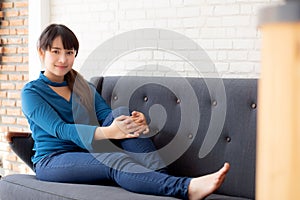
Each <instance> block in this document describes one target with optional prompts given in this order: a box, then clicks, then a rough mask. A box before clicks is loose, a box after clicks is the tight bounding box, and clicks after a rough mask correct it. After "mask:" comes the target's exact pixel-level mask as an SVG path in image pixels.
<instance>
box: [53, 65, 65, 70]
mask: <svg viewBox="0 0 300 200" xmlns="http://www.w3.org/2000/svg"><path fill="white" fill-rule="evenodd" d="M55 67H57V68H60V69H65V68H67V67H68V66H61V65H55Z"/></svg>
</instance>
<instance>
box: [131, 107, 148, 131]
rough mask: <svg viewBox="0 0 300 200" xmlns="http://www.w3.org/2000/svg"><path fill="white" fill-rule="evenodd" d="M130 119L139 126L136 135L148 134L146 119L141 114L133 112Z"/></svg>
mask: <svg viewBox="0 0 300 200" xmlns="http://www.w3.org/2000/svg"><path fill="white" fill-rule="evenodd" d="M131 119H132V120H133V121H134V122H135V123H136V124H138V125H139V127H138V129H137V130H136V133H139V134H140V133H143V134H147V133H149V127H148V124H147V121H146V117H145V115H144V114H143V113H141V112H138V111H133V112H132V113H131Z"/></svg>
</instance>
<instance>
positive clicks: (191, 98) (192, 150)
mask: <svg viewBox="0 0 300 200" xmlns="http://www.w3.org/2000/svg"><path fill="white" fill-rule="evenodd" d="M92 83H93V84H95V85H96V87H97V90H98V91H99V92H100V93H101V94H102V96H103V98H104V99H105V100H106V101H107V103H108V104H109V105H110V106H111V107H112V108H116V107H118V106H129V108H130V109H131V110H138V111H141V112H143V113H144V114H145V116H146V118H147V120H148V123H149V126H150V129H151V132H150V136H151V138H152V139H153V141H154V143H155V145H156V146H157V148H158V150H159V152H160V153H161V155H162V157H163V159H165V160H166V163H167V164H168V165H169V166H168V167H169V170H170V172H171V174H174V175H177V176H199V175H204V174H207V173H211V172H214V171H216V170H217V169H219V168H220V167H221V166H222V165H223V164H224V162H229V163H230V165H231V169H230V172H229V173H228V175H227V178H226V180H225V182H224V184H223V185H222V186H221V187H220V188H219V189H218V191H217V193H220V194H226V195H233V196H240V197H245V198H250V199H254V196H255V159H256V114H257V104H256V102H257V80H256V79H217V78H207V79H204V78H182V77H126V76H125V77H94V78H93V79H92Z"/></svg>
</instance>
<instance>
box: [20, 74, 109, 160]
mask: <svg viewBox="0 0 300 200" xmlns="http://www.w3.org/2000/svg"><path fill="white" fill-rule="evenodd" d="M55 84H57V83H54V82H51V81H50V80H49V79H48V78H47V77H46V76H45V75H44V74H43V72H41V73H40V76H39V78H38V79H36V80H34V81H31V82H29V83H27V84H26V85H25V86H24V88H23V89H22V111H23V113H24V115H25V117H26V118H27V120H28V123H29V126H30V129H31V131H32V138H33V139H34V149H33V150H34V151H35V155H34V156H33V157H32V162H33V163H34V164H35V163H37V162H38V161H39V160H40V159H42V158H43V157H44V156H46V155H49V154H51V153H53V152H57V151H92V141H93V137H94V132H95V129H96V128H97V127H98V126H101V124H102V122H103V121H104V119H105V118H106V117H107V115H108V114H109V113H110V112H111V108H110V107H109V106H108V105H107V104H106V102H105V100H104V99H103V98H102V97H101V96H100V94H99V93H98V92H97V91H96V89H95V88H94V87H93V86H92V85H91V84H90V88H91V91H92V93H93V96H94V103H95V116H96V118H97V120H98V122H99V124H96V125H95V124H93V123H92V121H93V120H94V119H90V118H91V117H89V116H90V115H89V114H88V113H87V112H88V111H87V109H86V108H85V107H84V106H83V105H82V104H81V103H80V100H79V99H80V98H77V97H76V94H75V93H73V92H72V93H71V98H70V100H69V101H68V100H66V99H64V98H63V97H61V96H60V95H58V94H57V93H56V92H54V91H53V90H52V89H51V88H50V87H49V85H54V86H55ZM59 84H63V85H64V84H65V85H66V82H63V83H59ZM57 86H59V85H57ZM60 86H62V85H60ZM94 121H95V120H94Z"/></svg>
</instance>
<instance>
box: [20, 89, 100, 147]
mask: <svg viewBox="0 0 300 200" xmlns="http://www.w3.org/2000/svg"><path fill="white" fill-rule="evenodd" d="M22 111H23V113H24V115H25V116H26V117H27V119H28V122H29V124H30V126H31V128H34V127H35V126H38V127H39V128H41V129H43V130H45V132H47V133H48V134H49V135H51V136H53V137H57V138H59V139H62V140H68V141H72V142H74V143H75V144H76V145H78V146H79V147H81V148H84V149H88V150H91V149H92V145H91V144H92V140H93V137H94V133H95V130H96V128H97V126H91V125H85V124H68V123H66V122H65V121H63V120H62V119H61V117H60V116H59V115H58V114H57V112H56V111H55V110H54V109H53V108H52V107H51V106H50V105H49V104H48V103H47V102H46V101H45V100H44V99H43V98H42V97H41V96H40V95H39V94H38V93H37V92H36V91H35V90H33V89H31V88H25V89H23V90H22Z"/></svg>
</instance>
